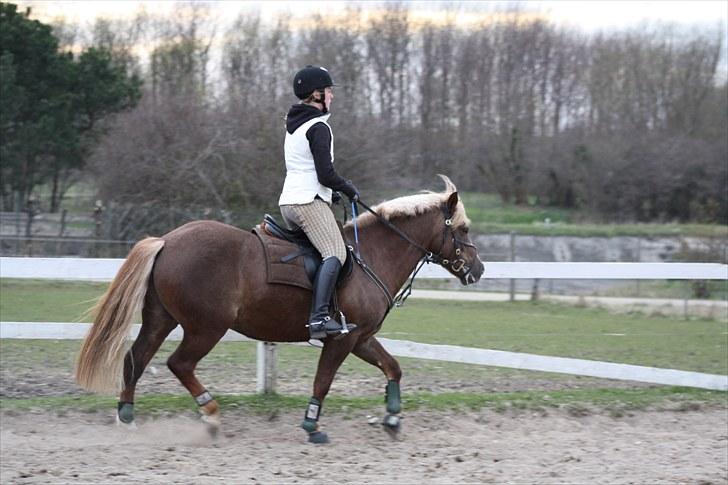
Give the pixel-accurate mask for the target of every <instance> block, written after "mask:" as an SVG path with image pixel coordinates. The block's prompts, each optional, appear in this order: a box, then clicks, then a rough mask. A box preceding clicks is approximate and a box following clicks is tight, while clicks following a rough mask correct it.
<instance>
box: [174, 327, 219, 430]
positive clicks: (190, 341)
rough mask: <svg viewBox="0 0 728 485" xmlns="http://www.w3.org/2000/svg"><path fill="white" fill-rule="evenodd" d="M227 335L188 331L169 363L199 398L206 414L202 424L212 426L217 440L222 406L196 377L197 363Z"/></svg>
mask: <svg viewBox="0 0 728 485" xmlns="http://www.w3.org/2000/svg"><path fill="white" fill-rule="evenodd" d="M226 331H227V329H226V328H205V332H191V331H188V330H185V334H184V337H183V338H182V343H180V345H179V347H177V350H175V351H174V353H173V354H172V355H170V356H169V359H168V360H167V366H168V367H169V369H170V370H171V371H172V373H173V374H174V375H175V376H177V379H179V381H180V382H181V383H182V385H183V386H185V387H186V388H187V390H188V391H189V392H190V394H192V397H194V398H195V401H196V402H197V405H198V406H199V409H200V413H201V414H202V420H203V421H205V422H206V423H207V424H208V425H209V430H210V433H211V434H213V436H214V435H215V434H216V433H217V430H218V428H219V427H220V406H219V405H218V404H217V401H215V399H214V398H213V397H212V395H211V394H210V393H209V392H208V391H207V389H205V386H203V385H202V384H200V381H198V380H197V377H195V368H196V367H197V363H198V362H199V361H200V360H202V358H203V357H205V356H206V355H207V354H208V353H209V352H210V350H212V348H213V347H214V346H215V345H216V344H217V343H218V342H219V341H220V339H221V338H222V337H223V335H225V332H226Z"/></svg>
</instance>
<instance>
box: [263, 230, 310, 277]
mask: <svg viewBox="0 0 728 485" xmlns="http://www.w3.org/2000/svg"><path fill="white" fill-rule="evenodd" d="M252 232H253V234H255V235H256V236H258V239H259V240H260V243H261V244H262V246H263V253H264V254H265V267H266V274H267V277H268V278H267V282H268V283H273V284H280V285H291V286H298V287H299V288H304V289H306V290H311V289H313V286H312V285H311V281H310V280H309V279H308V275H307V274H306V268H305V266H304V256H303V255H299V256H298V257H296V258H294V259H292V260H290V261H289V262H286V263H284V262H283V261H282V259H283V258H285V257H286V256H290V255H292V254H296V253H298V252H300V248H299V247H298V246H297V245H295V244H293V243H291V242H288V241H284V240H282V239H278V238H274V237H270V236H268V235H267V234H265V232H264V231H263V230H261V228H260V226H256V227H255V228H254V229H253V231H252Z"/></svg>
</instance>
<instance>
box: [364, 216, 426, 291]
mask: <svg viewBox="0 0 728 485" xmlns="http://www.w3.org/2000/svg"><path fill="white" fill-rule="evenodd" d="M394 225H395V226H397V228H398V229H399V230H401V231H402V232H404V233H405V234H407V236H408V237H410V238H411V239H412V240H413V241H415V242H417V243H418V244H419V245H421V246H423V247H427V245H428V244H429V243H430V241H431V240H432V234H431V232H432V221H431V220H430V215H429V214H423V215H420V216H417V217H413V218H411V219H408V220H404V219H401V218H400V219H398V220H397V221H396V222H395V223H394ZM359 241H360V244H361V255H362V257H363V258H364V260H365V261H366V263H367V265H369V267H370V268H372V269H373V270H374V272H375V273H376V274H377V276H378V277H379V278H380V279H381V280H382V282H383V283H384V284H385V285H386V286H387V288H388V289H389V291H390V293H391V294H392V295H394V294H395V292H397V291H399V289H400V288H401V287H402V286H403V285H404V283H405V282H406V281H407V278H408V277H409V275H410V274H411V273H412V271H413V270H414V269H415V266H416V265H417V262H418V261H419V260H420V259H422V257H423V256H424V254H423V253H422V251H421V250H420V249H418V248H417V247H415V246H413V245H412V244H410V243H409V242H408V241H406V240H405V239H404V238H402V237H400V236H399V235H398V234H397V233H395V232H394V231H393V230H392V229H390V228H388V227H386V226H385V225H384V224H382V223H379V222H377V223H370V224H368V225H367V226H366V227H365V228H362V229H361V230H360V233H359Z"/></svg>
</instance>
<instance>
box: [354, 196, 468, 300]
mask: <svg viewBox="0 0 728 485" xmlns="http://www.w3.org/2000/svg"><path fill="white" fill-rule="evenodd" d="M354 204H359V205H361V206H362V207H363V208H364V209H366V210H367V212H370V213H371V214H373V215H374V216H375V217H376V218H377V220H378V221H379V222H381V223H382V224H384V226H385V227H387V228H388V229H390V230H392V231H394V233H395V234H397V235H398V236H399V237H401V238H402V239H404V240H405V241H407V242H408V243H409V244H410V245H412V246H414V247H415V248H417V249H419V250H420V251H421V252H422V253H423V254H424V256H423V257H422V258H421V259H420V261H419V264H418V265H417V268H416V269H415V271H414V272H413V273H412V277H411V278H410V281H409V283H408V284H407V285H406V286H405V287H403V288H402V290H400V292H399V293H398V294H397V295H396V296H395V297H392V294H391V293H390V292H389V290H388V289H387V287H386V285H385V284H384V283H383V282H382V280H381V279H380V278H379V277H378V276H377V274H376V273H375V272H374V271H373V270H372V269H371V268H369V266H368V265H367V264H366V262H365V261H364V259H363V258H362V257H361V254H359V247H358V242H359V241H358V238H357V248H356V251H354V249H353V248H351V246H350V249H351V250H352V254H353V256H354V260H355V261H356V263H357V264H358V265H359V266H360V267H361V268H362V270H364V272H365V273H366V274H367V276H369V278H370V279H371V280H372V281H374V283H375V284H376V285H377V286H378V287H379V289H380V290H382V293H384V296H385V297H386V298H387V302H388V305H389V308H390V309H391V308H392V307H393V306H397V307H400V306H402V305H404V302H405V301H406V300H407V298H409V296H410V295H411V294H412V285H413V284H414V281H415V277H416V276H417V273H419V271H420V270H421V269H422V267H423V266H424V265H425V263H437V264H439V265H440V266H443V267H445V268H447V267H448V266H450V268H451V269H452V270H453V271H455V272H456V273H457V272H460V271H463V270H465V273H464V276H465V277H467V276H468V275H469V274H470V271H471V269H472V268H469V267H467V266H466V265H465V260H464V259H462V258H459V259H457V260H456V261H453V262H451V261H450V260H448V259H447V258H444V257H443V256H442V255H441V254H440V252H441V251H442V248H444V247H445V238H446V237H447V230H445V231H443V233H442V244H441V245H440V251H439V252H438V254H434V253H433V252H432V251H429V250H428V249H427V248H425V247H424V246H422V245H421V244H419V243H418V242H416V241H413V240H412V238H410V237H409V236H408V235H407V234H405V233H404V232H403V231H402V230H400V229H399V228H398V227H397V226H395V225H394V224H392V223H391V222H389V221H388V220H387V219H385V218H384V217H382V216H381V215H379V214H378V213H377V212H376V211H374V210H373V209H372V208H371V207H369V206H368V205H366V204H365V203H363V202H362V201H361V200H357V201H356V202H354V203H353V204H352V212H353V213H354V214H356V211H355V210H353V209H354V207H355V205H354ZM443 213H444V214H445V226H446V227H450V228H451V227H452V215H451V214H448V213H447V212H446V211H445V209H444V208H443ZM354 224H355V225H354V227H355V230H356V223H354ZM450 235H451V236H452V238H453V243H454V246H455V254H456V255H457V256H459V255H460V253H461V249H460V247H459V245H463V246H470V247H473V248H475V245H474V244H470V243H468V242H465V241H461V240H460V239H458V238H456V237H455V234H454V232H453V231H452V229H450Z"/></svg>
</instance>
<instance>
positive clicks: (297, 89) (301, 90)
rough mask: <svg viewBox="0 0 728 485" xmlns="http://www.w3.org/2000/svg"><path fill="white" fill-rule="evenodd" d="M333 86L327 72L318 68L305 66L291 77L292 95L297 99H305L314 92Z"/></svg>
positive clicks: (332, 81)
mask: <svg viewBox="0 0 728 485" xmlns="http://www.w3.org/2000/svg"><path fill="white" fill-rule="evenodd" d="M329 86H334V80H333V79H331V75H330V74H329V71H327V70H326V69H325V68H323V67H320V66H306V67H304V68H303V69H301V70H300V71H298V72H297V73H296V75H295V76H294V77H293V93H294V94H295V95H296V96H297V97H298V99H306V98H308V97H309V96H311V95H312V94H313V92H314V91H317V90H323V89H324V88H328V87H329Z"/></svg>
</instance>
